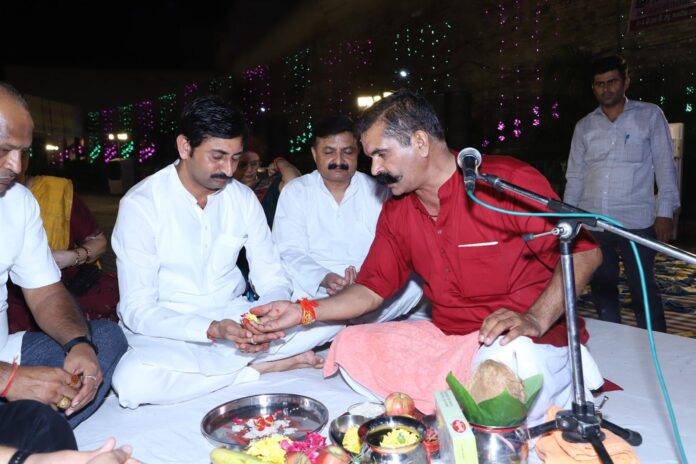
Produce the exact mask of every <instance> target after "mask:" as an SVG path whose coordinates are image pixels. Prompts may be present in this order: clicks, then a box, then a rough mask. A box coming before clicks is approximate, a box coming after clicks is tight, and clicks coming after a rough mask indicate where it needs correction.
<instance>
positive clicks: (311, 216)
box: [273, 116, 423, 333]
mask: <svg viewBox="0 0 696 464" xmlns="http://www.w3.org/2000/svg"><path fill="white" fill-rule="evenodd" d="M311 150H312V157H313V158H314V162H315V164H316V166H317V169H316V170H315V171H314V172H312V173H311V174H307V175H304V176H302V177H300V178H297V179H294V180H292V181H290V182H289V183H288V184H287V185H286V186H285V188H284V189H283V191H282V192H281V194H280V199H279V200H278V207H277V210H276V215H275V222H274V225H273V240H274V242H275V243H276V245H277V246H278V251H279V252H280V257H281V258H282V260H283V265H284V267H285V270H286V271H287V273H288V275H289V276H290V277H291V278H292V282H293V300H295V299H298V298H302V297H309V298H310V299H316V298H323V297H326V296H328V295H333V294H335V293H337V292H339V291H341V290H342V289H343V288H345V287H347V286H348V285H351V284H352V283H353V282H354V281H355V278H356V276H357V272H358V271H359V270H360V267H361V266H362V263H363V261H364V260H365V257H366V256H367V253H368V251H369V250H370V246H371V245H372V241H373V240H374V238H375V230H376V227H377V219H378V217H379V214H380V212H381V211H382V204H383V203H384V202H385V201H386V200H387V199H388V198H389V196H390V193H389V189H388V188H387V187H385V186H383V185H380V184H378V183H377V182H376V181H375V180H374V179H373V178H372V177H370V176H368V175H366V174H364V173H362V172H357V166H358V155H359V153H360V150H359V148H358V140H357V138H356V136H355V125H354V123H353V121H352V120H351V119H350V118H348V117H346V116H331V117H328V118H325V119H324V120H322V121H320V122H319V123H317V124H316V125H315V127H314V142H313V145H312V147H311ZM422 295H423V292H422V290H421V287H420V286H419V285H418V284H417V283H416V282H415V281H414V279H413V277H412V278H410V279H409V280H407V282H406V284H405V285H404V286H403V287H402V289H401V290H400V291H399V292H397V293H396V294H395V295H394V296H392V297H391V298H389V299H387V300H385V301H384V302H383V304H382V305H381V308H380V309H379V310H378V311H375V312H374V313H370V314H369V315H367V316H366V318H365V319H359V320H358V321H359V322H377V321H385V320H391V319H394V318H396V317H399V316H401V315H404V314H406V313H408V312H409V311H410V310H412V309H413V308H414V307H415V306H416V305H417V304H418V302H419V300H420V298H421V297H422ZM334 327H335V330H336V333H338V331H339V330H340V329H341V328H342V326H341V325H338V324H336V325H335V326H334Z"/></svg>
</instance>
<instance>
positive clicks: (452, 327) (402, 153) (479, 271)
mask: <svg viewBox="0 0 696 464" xmlns="http://www.w3.org/2000/svg"><path fill="white" fill-rule="evenodd" d="M359 133H360V141H361V142H362V146H363V150H364V151H365V154H366V155H367V156H368V157H370V159H371V160H372V173H373V174H374V175H375V176H377V178H378V179H382V180H384V181H385V182H386V183H387V186H388V187H389V189H390V190H391V193H392V195H393V196H392V198H390V199H389V200H388V201H387V202H386V203H385V204H384V206H383V207H382V212H381V214H380V216H379V220H378V221H377V228H376V233H375V239H374V241H373V243H372V246H371V247H370V251H369V253H368V254H367V257H366V258H365V261H364V263H363V264H362V267H361V269H360V273H359V274H358V276H357V278H356V279H355V282H354V283H353V284H352V285H350V286H349V287H347V288H345V289H343V291H341V292H340V293H338V294H336V295H332V296H330V297H328V298H323V299H319V300H316V301H314V302H307V301H304V302H300V303H299V304H296V303H290V302H283V301H276V302H273V303H270V304H267V305H263V306H260V307H258V308H255V309H252V313H254V314H255V315H257V316H261V317H260V323H259V324H256V325H255V326H254V328H257V329H260V330H261V331H263V332H266V333H269V334H270V333H274V332H277V331H280V330H284V329H287V328H289V327H295V326H297V325H302V326H304V327H308V328H313V327H314V325H310V324H312V323H313V322H315V321H321V322H322V323H326V322H331V321H345V320H353V319H355V318H356V317H360V316H362V315H364V314H367V313H369V312H371V311H373V310H374V309H376V308H378V307H379V306H380V305H381V304H382V302H383V301H384V300H385V299H388V298H390V297H391V296H392V295H394V294H395V293H396V292H397V291H398V290H399V289H400V288H401V287H402V286H403V284H404V282H406V280H407V279H408V278H409V276H410V275H411V274H412V273H413V272H415V273H417V274H418V275H419V276H420V277H422V278H423V281H424V282H425V283H424V285H423V290H424V293H425V295H426V296H427V297H428V299H429V300H430V302H431V303H432V322H428V321H402V322H386V323H383V324H364V325H358V326H352V327H348V328H346V329H345V330H343V331H341V333H340V334H339V335H338V336H337V337H336V339H335V340H334V342H333V344H332V345H331V349H330V351H329V353H328V356H327V358H326V361H325V367H324V374H325V375H331V374H332V373H334V372H336V371H337V370H338V369H340V371H341V373H342V374H343V376H344V378H345V379H346V381H347V382H348V383H350V384H351V386H352V387H353V388H354V389H355V390H357V391H359V392H361V393H364V394H366V395H368V396H370V397H371V396H372V395H374V396H377V397H379V398H380V399H381V398H384V397H385V396H387V395H388V394H389V393H391V392H404V393H407V394H409V395H410V396H411V397H413V399H414V401H415V404H416V407H417V408H418V409H420V410H421V412H423V413H425V414H428V413H432V412H434V411H435V404H434V400H433V391H435V390H442V389H445V388H447V384H446V383H445V378H446V376H447V374H448V372H450V371H452V372H453V373H454V374H455V375H456V376H457V377H458V378H460V379H462V380H466V379H467V377H468V376H469V373H470V372H471V370H472V369H473V368H474V367H476V366H477V365H478V364H479V363H481V362H483V361H485V360H487V359H494V360H496V361H498V362H502V363H504V364H506V365H507V366H508V367H510V368H511V369H512V370H513V372H515V373H516V374H517V375H518V376H519V377H520V378H522V379H526V378H528V377H530V376H533V375H536V374H541V375H543V378H544V384H543V387H542V389H541V391H540V393H539V396H538V397H537V399H536V402H535V403H534V406H533V407H532V409H531V410H530V411H529V416H528V421H529V424H530V425H531V426H533V425H536V424H538V423H539V422H540V421H543V420H544V415H545V414H546V411H547V410H548V407H549V406H550V405H552V404H555V405H558V406H561V407H567V406H569V405H570V402H571V401H572V400H573V391H572V383H571V374H572V373H571V369H570V364H569V362H568V349H567V346H566V345H567V341H568V338H567V332H566V325H565V317H564V304H563V302H564V294H563V285H562V278H561V277H562V276H561V269H560V262H559V261H560V260H559V250H558V242H557V240H556V238H555V237H553V236H549V235H545V236H544V237H540V238H538V239H535V240H533V241H531V242H530V241H525V240H523V238H522V237H523V235H524V234H527V233H534V234H539V233H542V232H546V231H549V230H551V229H552V228H553V227H554V226H555V221H553V220H551V219H549V218H547V217H538V216H536V217H530V216H517V215H504V214H500V213H499V212H496V211H491V210H488V209H486V208H484V207H482V206H481V205H479V204H477V203H475V202H474V201H472V200H471V199H470V198H469V197H468V196H467V195H466V194H465V191H464V185H463V176H462V173H461V171H460V170H459V169H458V168H457V162H456V157H455V156H454V155H453V153H452V151H451V150H450V148H449V147H448V145H447V141H446V139H445V130H444V126H443V125H442V123H441V122H440V119H439V117H438V115H437V114H436V113H435V110H434V109H433V107H432V105H430V103H428V101H427V100H425V98H423V97H421V96H419V95H417V94H414V93H411V92H409V91H407V90H400V91H398V92H395V93H394V94H392V95H390V96H388V97H386V98H383V99H381V100H380V101H378V102H377V103H375V104H374V105H373V106H371V107H370V108H368V109H367V110H366V111H365V113H364V114H363V115H362V118H361V120H360V123H359ZM481 169H482V170H483V172H486V173H488V174H493V175H498V176H500V177H502V178H504V179H506V180H509V181H510V182H511V183H513V184H516V185H520V186H522V187H523V188H527V189H529V190H533V191H536V192H541V194H542V195H545V196H549V197H554V196H555V194H554V193H553V190H552V189H551V186H550V185H549V183H548V181H547V180H546V179H545V178H544V177H543V176H542V175H541V173H539V172H538V171H537V170H535V169H534V168H532V167H531V166H530V165H528V164H525V163H523V162H521V161H519V160H516V159H514V158H512V157H508V156H486V157H485V158H484V160H483V163H482V165H481ZM476 196H477V197H478V198H480V199H481V200H483V201H485V202H487V203H489V204H492V205H494V206H496V207H498V208H502V209H506V210H514V211H516V212H528V213H536V212H539V211H540V210H542V209H543V208H541V207H540V206H539V205H537V204H536V203H534V202H532V201H530V200H526V199H524V198H521V197H515V196H512V195H508V194H506V193H501V192H498V191H497V190H496V189H495V188H493V187H491V186H487V185H481V183H479V185H478V186H477V188H476ZM574 245H575V247H574V249H573V256H574V258H575V259H574V264H575V269H574V274H575V282H576V289H578V290H582V289H583V288H584V287H585V284H586V283H587V282H588V281H589V279H590V276H591V275H592V272H593V271H594V269H595V268H596V267H597V266H598V265H599V263H600V261H601V259H602V258H601V253H600V251H599V250H598V248H597V245H596V244H595V243H594V242H593V241H592V239H591V237H590V236H589V234H587V233H586V232H583V233H582V234H580V236H579V237H578V239H577V241H576V243H575V244H574ZM278 333H281V332H278ZM580 333H581V336H582V337H581V340H582V342H586V341H587V339H588V336H589V335H588V333H587V331H586V330H585V329H584V326H581V327H580ZM581 351H582V352H583V354H582V361H583V371H584V375H585V387H586V388H590V389H595V388H597V387H599V386H600V385H601V383H602V376H601V375H600V373H599V371H598V369H597V366H596V365H595V363H594V361H593V360H592V357H591V355H590V353H589V352H588V351H587V350H586V349H585V348H582V349H581ZM582 393H583V392H579V394H582ZM584 393H588V392H584Z"/></svg>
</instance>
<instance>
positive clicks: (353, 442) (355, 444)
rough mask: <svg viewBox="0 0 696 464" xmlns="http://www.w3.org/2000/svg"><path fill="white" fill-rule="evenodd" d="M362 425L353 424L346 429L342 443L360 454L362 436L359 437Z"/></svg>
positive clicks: (354, 452) (352, 451)
mask: <svg viewBox="0 0 696 464" xmlns="http://www.w3.org/2000/svg"><path fill="white" fill-rule="evenodd" d="M359 428H360V426H358V425H351V426H350V427H348V430H346V434H345V435H343V442H342V443H341V444H342V445H343V447H344V448H345V449H347V450H348V451H350V452H351V453H353V454H358V453H359V452H360V438H359V437H358V429H359Z"/></svg>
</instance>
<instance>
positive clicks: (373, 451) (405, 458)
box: [358, 416, 428, 464]
mask: <svg viewBox="0 0 696 464" xmlns="http://www.w3.org/2000/svg"><path fill="white" fill-rule="evenodd" d="M396 427H403V428H406V429H410V430H412V431H413V432H416V433H417V434H418V437H419V438H418V441H417V442H416V443H413V444H411V445H404V446H401V447H398V448H385V447H381V446H380V442H381V440H382V437H384V435H385V434H387V433H388V432H389V431H391V430H392V429H394V428H396ZM425 432H426V427H425V425H424V424H423V423H422V422H421V421H419V420H416V419H413V418H411V417H407V416H381V417H377V418H376V419H372V420H370V421H367V422H365V423H364V424H363V425H361V426H360V429H358V437H360V441H361V442H362V443H363V447H362V449H361V451H360V453H361V455H362V456H363V462H369V463H374V464H423V463H426V462H428V453H427V451H426V450H425V447H424V446H423V438H424V437H425Z"/></svg>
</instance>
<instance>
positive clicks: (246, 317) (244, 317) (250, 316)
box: [242, 313, 259, 323]
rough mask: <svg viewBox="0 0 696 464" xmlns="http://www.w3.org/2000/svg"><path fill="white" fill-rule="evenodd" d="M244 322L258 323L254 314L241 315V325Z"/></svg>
mask: <svg viewBox="0 0 696 464" xmlns="http://www.w3.org/2000/svg"><path fill="white" fill-rule="evenodd" d="M245 320H247V321H252V322H259V318H258V317H257V316H256V314H251V313H244V314H242V323H243V322H244V321H245Z"/></svg>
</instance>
